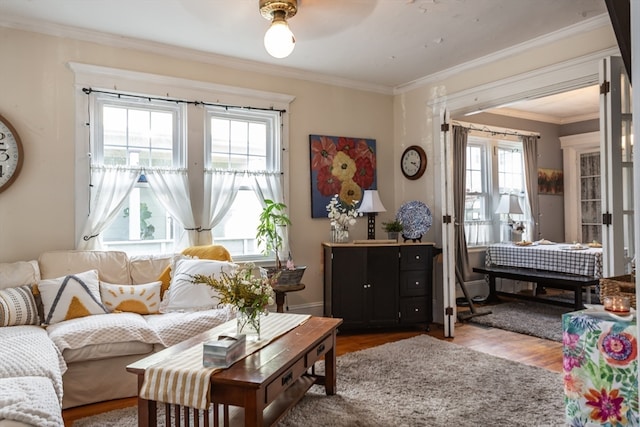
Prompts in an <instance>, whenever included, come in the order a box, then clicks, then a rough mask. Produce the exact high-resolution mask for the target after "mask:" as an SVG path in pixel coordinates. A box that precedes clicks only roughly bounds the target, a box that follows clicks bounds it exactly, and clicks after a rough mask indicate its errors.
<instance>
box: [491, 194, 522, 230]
mask: <svg viewBox="0 0 640 427" xmlns="http://www.w3.org/2000/svg"><path fill="white" fill-rule="evenodd" d="M496 213H497V214H503V215H507V223H506V225H507V226H508V228H509V240H511V233H510V231H511V224H513V222H514V221H513V219H511V214H522V213H523V212H522V208H520V201H519V200H518V196H517V195H515V194H502V195H500V203H498V209H496Z"/></svg>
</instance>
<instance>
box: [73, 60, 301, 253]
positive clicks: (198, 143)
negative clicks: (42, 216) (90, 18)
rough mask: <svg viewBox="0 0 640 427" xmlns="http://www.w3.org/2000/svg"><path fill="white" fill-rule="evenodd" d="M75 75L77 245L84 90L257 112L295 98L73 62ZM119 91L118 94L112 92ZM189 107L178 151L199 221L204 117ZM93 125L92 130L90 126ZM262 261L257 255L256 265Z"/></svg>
mask: <svg viewBox="0 0 640 427" xmlns="http://www.w3.org/2000/svg"><path fill="white" fill-rule="evenodd" d="M68 66H69V68H70V69H71V70H72V71H73V72H74V77H75V82H74V85H75V93H76V110H75V115H76V120H75V122H76V123H77V126H76V144H75V146H76V150H75V155H76V170H75V175H76V179H75V190H76V191H75V194H76V200H75V207H76V208H75V213H76V223H75V242H78V241H79V239H80V238H81V235H82V228H83V226H84V223H85V221H86V217H87V214H88V206H89V198H90V189H89V184H90V165H91V161H92V159H91V156H92V155H91V147H90V141H91V138H92V131H93V129H92V128H91V126H94V124H91V120H90V116H89V114H88V113H89V111H90V108H91V105H90V102H89V97H88V96H87V95H86V94H85V93H84V91H83V89H84V88H92V89H94V90H104V91H110V92H114V91H117V92H119V93H123V94H133V95H144V96H148V97H158V98H170V99H180V100H194V101H195V100H197V101H199V102H200V103H204V104H207V103H209V104H219V105H230V106H233V105H238V106H246V105H251V106H252V107H255V108H259V109H260V108H263V109H265V110H267V109H273V110H283V111H288V110H289V109H290V104H291V102H293V100H294V99H295V97H294V96H291V95H288V94H282V93H275V92H267V91H259V90H253V89H247V88H241V87H234V86H226V85H219V84H215V83H210V82H204V81H197V80H190V79H183V78H178V77H171V76H164V75H158V74H152V73H142V72H136V71H129V70H122V69H117V68H110V67H101V66H96V65H89V64H80V63H75V62H70V63H68ZM116 88H117V90H116ZM185 108H186V109H187V113H186V116H187V121H186V124H185V126H184V127H182V128H181V129H180V132H181V133H182V134H183V135H187V136H188V138H187V141H188V143H187V144H185V147H184V150H183V151H182V152H181V153H180V156H182V157H181V160H182V161H184V163H185V167H186V169H187V173H188V175H189V188H190V190H191V191H192V192H191V202H192V206H193V212H194V216H195V217H196V218H195V221H196V223H198V224H201V223H202V192H203V175H202V173H203V172H202V169H203V168H202V165H204V157H205V149H204V141H205V132H206V131H205V118H204V114H205V113H204V109H203V108H202V104H189V105H187V106H186V107H185ZM288 117H289V115H288V114H286V113H285V114H282V116H281V125H280V129H279V132H281V134H280V139H281V141H282V145H281V150H282V152H281V156H279V157H280V161H281V170H282V173H283V175H284V180H283V182H284V188H283V192H284V198H285V200H288V199H289V187H290V186H289V179H288V165H289V155H288V145H289V138H288V134H289V121H288ZM89 125H91V126H89ZM262 259H264V257H261V258H260V259H258V260H257V261H260V260H262Z"/></svg>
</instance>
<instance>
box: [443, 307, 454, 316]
mask: <svg viewBox="0 0 640 427" xmlns="http://www.w3.org/2000/svg"><path fill="white" fill-rule="evenodd" d="M444 314H446V315H447V316H453V307H447V308H445V309H444Z"/></svg>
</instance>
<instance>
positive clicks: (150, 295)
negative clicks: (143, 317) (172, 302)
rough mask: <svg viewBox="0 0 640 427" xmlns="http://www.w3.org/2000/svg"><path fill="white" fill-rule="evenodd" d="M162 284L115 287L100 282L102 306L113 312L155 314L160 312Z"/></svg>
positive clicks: (152, 283) (158, 282)
mask: <svg viewBox="0 0 640 427" xmlns="http://www.w3.org/2000/svg"><path fill="white" fill-rule="evenodd" d="M160 286H162V282H160V281H157V282H151V283H145V284H144V285H114V284H111V283H107V282H100V297H101V298H102V304H104V306H105V307H107V309H108V310H109V311H111V312H114V311H115V312H129V313H138V314H155V313H158V310H160Z"/></svg>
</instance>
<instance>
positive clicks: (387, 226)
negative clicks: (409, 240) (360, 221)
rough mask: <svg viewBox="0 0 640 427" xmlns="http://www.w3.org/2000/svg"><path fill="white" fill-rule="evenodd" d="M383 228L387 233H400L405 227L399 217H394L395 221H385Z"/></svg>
mask: <svg viewBox="0 0 640 427" xmlns="http://www.w3.org/2000/svg"><path fill="white" fill-rule="evenodd" d="M382 228H383V229H384V231H386V232H387V233H399V232H401V231H402V230H403V229H404V227H403V225H402V223H401V222H400V221H398V220H397V219H394V220H393V221H389V222H383V223H382Z"/></svg>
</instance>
